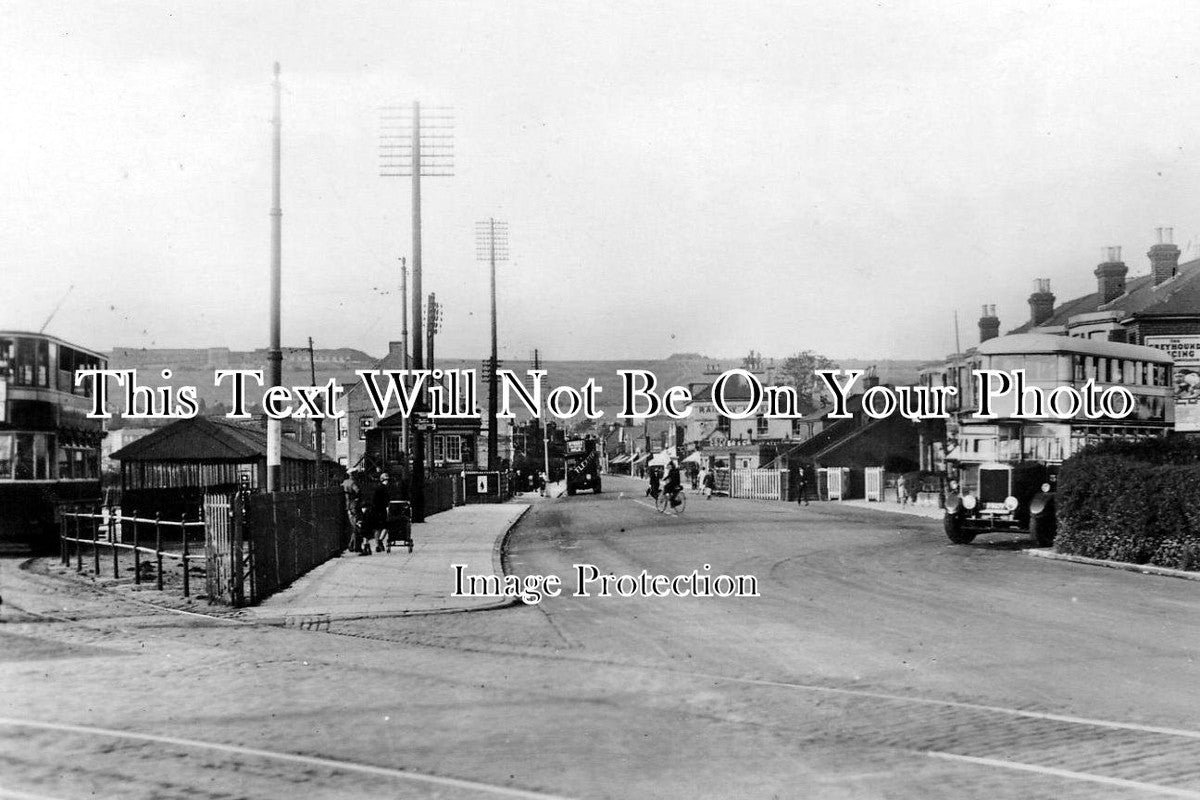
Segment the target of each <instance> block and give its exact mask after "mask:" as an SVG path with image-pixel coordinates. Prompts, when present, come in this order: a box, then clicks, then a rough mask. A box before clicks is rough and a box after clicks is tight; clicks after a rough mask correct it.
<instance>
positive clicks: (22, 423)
mask: <svg viewBox="0 0 1200 800" xmlns="http://www.w3.org/2000/svg"><path fill="white" fill-rule="evenodd" d="M107 364H108V361H107V359H106V358H105V357H104V356H103V355H101V354H100V353H98V352H95V351H93V350H89V349H87V348H84V347H80V346H78V345H74V344H70V343H68V342H65V341H63V340H62V339H58V338H56V337H54V336H47V335H45V334H42V333H26V332H22V331H3V330H0V549H3V550H6V551H14V550H20V551H28V550H47V549H53V548H54V547H55V546H56V527H55V518H54V513H55V507H56V506H57V505H58V504H60V503H64V502H74V501H91V500H98V499H99V497H100V444H101V440H102V439H103V438H104V429H103V425H102V422H101V420H97V419H88V418H87V413H88V411H89V410H90V409H91V404H92V396H91V386H90V384H91V383H92V382H91V381H85V382H84V383H85V385H83V386H76V385H75V371H76V370H78V369H105V368H106V367H107Z"/></svg>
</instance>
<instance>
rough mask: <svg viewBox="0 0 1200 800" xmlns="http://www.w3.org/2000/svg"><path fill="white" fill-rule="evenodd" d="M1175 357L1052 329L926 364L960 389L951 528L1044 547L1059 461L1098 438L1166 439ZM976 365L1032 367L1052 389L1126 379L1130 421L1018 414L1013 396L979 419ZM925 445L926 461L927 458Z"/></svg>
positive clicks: (951, 458) (951, 454)
mask: <svg viewBox="0 0 1200 800" xmlns="http://www.w3.org/2000/svg"><path fill="white" fill-rule="evenodd" d="M1172 365H1173V361H1172V359H1171V357H1170V356H1169V355H1167V354H1166V353H1165V352H1164V351H1162V350H1158V349H1156V348H1153V347H1143V346H1140V345H1133V344H1126V343H1124V342H1109V341H1101V340H1097V339H1082V338H1077V337H1070V336H1057V335H1053V334H1016V335H1012V336H1001V337H997V338H994V339H989V340H988V341H986V342H983V343H982V344H980V345H979V346H978V347H977V348H975V349H974V350H972V351H969V352H967V353H965V354H963V355H962V356H961V357H958V358H955V359H952V360H951V361H949V362H947V363H945V364H943V365H941V366H940V368H935V369H930V370H925V371H923V373H922V381H923V382H924V383H925V385H927V386H937V385H945V386H956V387H958V398H957V402H956V403H955V404H954V405H953V406H952V407H951V413H950V419H948V420H947V421H946V424H945V429H944V431H942V432H941V437H940V438H941V441H940V442H937V443H935V444H937V445H939V450H940V452H939V455H940V461H941V463H942V464H943V465H944V469H945V472H946V473H947V474H948V477H949V479H950V486H951V487H952V493H951V496H950V497H948V498H947V503H946V512H947V513H946V517H945V528H946V534H947V536H948V537H949V538H950V540H951V541H953V542H955V543H959V544H965V543H968V542H970V541H972V540H973V539H974V538H975V535H976V534H978V533H981V532H987V531H993V530H1003V529H1017V530H1025V531H1029V532H1031V533H1032V534H1033V535H1034V536H1035V538H1036V539H1037V540H1038V542H1039V544H1042V545H1043V546H1049V544H1050V543H1051V542H1052V541H1053V539H1054V533H1055V524H1054V517H1053V513H1054V503H1053V490H1054V486H1055V483H1056V480H1057V474H1058V466H1059V465H1060V464H1062V462H1063V461H1065V460H1066V459H1067V458H1070V457H1071V455H1073V454H1074V453H1076V452H1078V451H1079V450H1080V449H1082V448H1084V447H1086V446H1087V445H1090V444H1095V443H1098V442H1102V441H1108V440H1113V439H1119V440H1135V439H1145V438H1149V437H1158V436H1165V435H1166V434H1167V433H1168V432H1170V431H1171V430H1172V429H1173V427H1174V413H1175V412H1174V403H1173V399H1172V398H1173V393H1174V388H1173V385H1174V381H1173V378H1172V374H1171V373H1172ZM976 370H1003V371H1005V372H1013V371H1015V370H1024V372H1025V382H1026V385H1027V386H1029V387H1035V388H1036V389H1040V390H1042V391H1043V392H1047V393H1048V392H1050V391H1052V390H1054V389H1056V388H1058V387H1060V386H1067V387H1071V388H1073V389H1075V390H1079V391H1082V390H1083V388H1084V386H1085V385H1086V384H1087V383H1088V382H1089V381H1092V382H1093V383H1094V385H1095V387H1096V388H1097V389H1101V390H1102V389H1107V388H1109V387H1112V386H1121V387H1124V388H1125V389H1127V390H1128V391H1129V393H1130V394H1131V395H1132V396H1133V398H1134V403H1135V408H1134V410H1133V413H1131V414H1129V415H1128V416H1126V417H1125V418H1123V419H1109V418H1104V419H1087V418H1086V417H1085V416H1084V412H1083V410H1082V409H1081V410H1080V411H1079V413H1078V414H1076V415H1075V416H1074V417H1072V418H1069V419H1058V418H1056V417H1053V416H1050V415H1049V414H1048V415H1047V416H1045V417H1035V418H1023V417H1022V418H1017V417H1015V416H1013V412H1014V405H1015V404H1014V402H1013V401H1012V399H1011V398H1002V399H1001V400H999V401H998V402H997V403H996V404H994V405H995V407H994V408H993V412H994V413H995V414H996V415H997V416H996V417H995V418H992V419H979V418H975V417H974V413H975V411H976V409H977V406H978V398H979V386H978V385H977V383H978V382H977V379H976V377H975V376H974V372H975V371H976ZM927 444H928V443H926V442H924V441H923V442H922V459H923V460H924V459H925V457H926V449H927Z"/></svg>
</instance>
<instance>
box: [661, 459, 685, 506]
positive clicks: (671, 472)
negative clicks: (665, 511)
mask: <svg viewBox="0 0 1200 800" xmlns="http://www.w3.org/2000/svg"><path fill="white" fill-rule="evenodd" d="M663 491H664V492H666V493H667V497H670V498H671V508H675V507H676V506H678V505H679V497H678V495H679V493H680V492H682V491H683V481H682V480H681V479H680V477H679V465H678V464H676V463H675V462H674V461H672V462H671V463H670V464H669V465H668V466H667V474H666V476H665V477H664V479H663Z"/></svg>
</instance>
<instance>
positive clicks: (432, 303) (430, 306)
mask: <svg viewBox="0 0 1200 800" xmlns="http://www.w3.org/2000/svg"><path fill="white" fill-rule="evenodd" d="M441 319H442V307H441V306H439V305H438V301H437V294H436V293H434V292H430V293H429V299H428V300H427V301H425V327H426V329H427V331H428V333H429V341H428V347H429V355H428V358H427V359H426V362H425V369H427V370H429V371H430V372H431V373H432V372H433V337H434V336H436V335H437V332H438V331H439V330H441V325H440V323H441ZM432 381H433V376H432V375H430V379H429V381H427V382H426V385H427V386H428V385H431V383H432ZM427 449H428V453H427V455H428V456H429V467H430V469H432V468H433V465H434V463H433V458H434V453H433V448H432V447H430V448H427Z"/></svg>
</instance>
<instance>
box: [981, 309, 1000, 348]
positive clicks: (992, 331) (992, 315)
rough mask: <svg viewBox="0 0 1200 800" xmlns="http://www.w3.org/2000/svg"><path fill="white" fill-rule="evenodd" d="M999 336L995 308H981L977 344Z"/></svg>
mask: <svg viewBox="0 0 1200 800" xmlns="http://www.w3.org/2000/svg"><path fill="white" fill-rule="evenodd" d="M999 335H1000V320H999V319H997V318H996V306H994V305H991V304H988V305H985V306H984V307H983V315H982V316H981V317H980V318H979V342H980V344H982V343H983V342H986V341H987V340H988V339H995V338H996V337H997V336H999Z"/></svg>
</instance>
